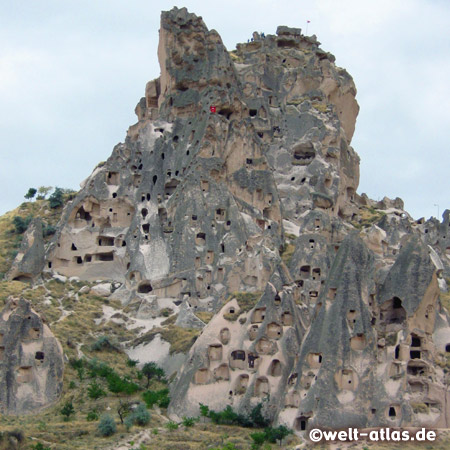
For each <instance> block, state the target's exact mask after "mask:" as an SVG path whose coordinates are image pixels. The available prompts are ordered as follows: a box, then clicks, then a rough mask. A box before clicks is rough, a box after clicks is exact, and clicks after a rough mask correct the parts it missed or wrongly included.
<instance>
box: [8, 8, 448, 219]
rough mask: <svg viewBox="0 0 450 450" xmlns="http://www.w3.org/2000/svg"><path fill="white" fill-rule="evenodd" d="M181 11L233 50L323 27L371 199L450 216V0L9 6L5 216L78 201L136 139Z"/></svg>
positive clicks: (319, 30) (419, 212)
mask: <svg viewBox="0 0 450 450" xmlns="http://www.w3.org/2000/svg"><path fill="white" fill-rule="evenodd" d="M175 5H176V6H178V7H182V6H187V7H188V9H189V11H191V12H195V13H196V14H197V15H200V16H202V17H203V19H204V20H205V22H206V25H207V26H208V28H210V29H212V28H214V29H216V30H217V31H218V32H219V34H220V35H221V36H222V39H223V41H224V43H225V45H226V46H227V48H228V50H232V49H233V48H234V47H235V44H236V43H237V42H246V41H247V39H248V38H249V37H250V36H251V34H252V32H253V31H264V32H265V33H266V34H269V33H270V34H274V33H275V31H276V27H277V25H288V26H293V27H300V28H302V29H303V31H304V32H305V31H306V30H305V28H306V21H307V20H310V21H311V23H310V24H309V25H308V30H307V31H308V34H316V35H317V37H318V39H319V41H320V42H322V48H323V49H324V50H326V51H330V52H331V53H333V54H334V55H335V56H336V64H337V65H339V66H341V67H345V68H346V69H347V70H348V72H349V73H350V74H351V75H352V76H353V78H354V80H355V83H356V87H357V90H358V94H357V100H358V103H359V105H360V108H361V110H360V113H359V116H358V119H357V124H356V132H355V135H354V138H353V142H352V145H353V147H354V148H355V150H356V151H357V152H358V154H359V155H360V157H361V178H360V185H359V189H358V192H359V193H362V192H366V193H367V194H368V195H369V196H370V197H371V198H373V199H375V200H377V199H381V198H382V197H383V196H385V195H387V196H388V197H391V198H394V197H396V196H399V197H401V198H402V199H403V200H404V201H405V206H406V209H407V210H408V211H409V212H410V213H411V214H412V216H413V217H414V218H419V217H422V216H425V217H426V218H428V217H430V216H432V215H433V216H437V213H438V207H439V211H440V214H442V212H443V210H444V209H445V208H446V207H447V208H449V209H450V196H449V195H448V193H449V192H450V174H449V172H450V164H449V163H450V154H449V152H448V149H449V140H450V131H449V130H450V113H449V107H450V1H449V0H253V1H243V0H239V1H237V0H224V1H223V2H216V1H205V0H198V1H188V0H186V1H184V2H183V3H178V4H174V3H172V2H171V1H158V2H157V1H153V0H147V1H144V0H127V1H125V0H120V1H119V0H98V1H96V0H64V1H61V0H53V1H51V0H20V1H2V2H1V4H0V214H2V213H4V212H6V211H8V210H11V209H13V208H15V207H16V206H18V205H19V204H20V203H21V202H22V201H23V200H24V199H23V195H24V194H25V193H26V191H27V190H28V188H29V187H38V186H42V185H49V186H60V187H65V188H73V189H78V188H79V183H80V182H81V181H82V180H83V179H85V178H86V177H87V176H88V175H89V174H90V173H91V171H92V170H93V168H94V167H95V165H96V164H97V163H98V162H99V161H102V160H106V159H107V158H108V156H109V155H110V153H111V151H112V148H113V146H114V145H115V144H117V143H118V142H120V141H123V140H124V138H125V133H126V130H127V128H128V126H130V125H132V124H133V123H135V122H136V116H135V115H134V108H135V106H136V103H137V102H138V101H139V99H140V98H141V97H142V96H143V95H144V88H145V84H146V82H147V81H148V80H150V79H153V78H156V77H157V76H159V64H158V60H157V55H156V50H157V44H158V28H159V15H160V11H161V10H167V9H170V8H171V7H172V6H175ZM436 205H439V206H436Z"/></svg>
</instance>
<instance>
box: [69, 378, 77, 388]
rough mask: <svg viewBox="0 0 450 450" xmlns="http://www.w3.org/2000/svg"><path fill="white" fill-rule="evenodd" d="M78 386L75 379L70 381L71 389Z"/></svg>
mask: <svg viewBox="0 0 450 450" xmlns="http://www.w3.org/2000/svg"><path fill="white" fill-rule="evenodd" d="M76 387H77V385H76V384H75V381H73V380H72V381H71V382H70V383H69V389H75V388H76Z"/></svg>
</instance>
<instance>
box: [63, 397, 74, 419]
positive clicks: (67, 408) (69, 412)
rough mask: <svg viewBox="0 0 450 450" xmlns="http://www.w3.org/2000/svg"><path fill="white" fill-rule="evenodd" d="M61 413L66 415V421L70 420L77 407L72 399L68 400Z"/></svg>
mask: <svg viewBox="0 0 450 450" xmlns="http://www.w3.org/2000/svg"><path fill="white" fill-rule="evenodd" d="M61 414H62V415H63V416H64V421H65V422H67V421H69V419H70V416H71V415H73V414H75V409H74V407H73V405H72V402H71V401H68V402H66V403H65V405H64V406H63V407H62V408H61Z"/></svg>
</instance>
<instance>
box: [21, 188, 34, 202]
mask: <svg viewBox="0 0 450 450" xmlns="http://www.w3.org/2000/svg"><path fill="white" fill-rule="evenodd" d="M36 192H37V189H35V188H30V189H28V192H27V193H26V194H25V195H24V197H25V198H26V199H28V200H31V199H32V198H33V197H34V196H35V195H36Z"/></svg>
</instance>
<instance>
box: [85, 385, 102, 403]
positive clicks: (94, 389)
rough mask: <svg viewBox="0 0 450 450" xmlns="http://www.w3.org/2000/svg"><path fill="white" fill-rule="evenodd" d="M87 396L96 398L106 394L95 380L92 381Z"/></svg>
mask: <svg viewBox="0 0 450 450" xmlns="http://www.w3.org/2000/svg"><path fill="white" fill-rule="evenodd" d="M87 392H88V397H89V398H92V399H94V400H97V399H98V398H100V397H104V396H105V395H106V392H105V391H104V390H103V389H102V388H101V387H100V386H99V385H98V383H97V382H96V381H93V382H92V383H91V384H90V385H89V387H88V389H87Z"/></svg>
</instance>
